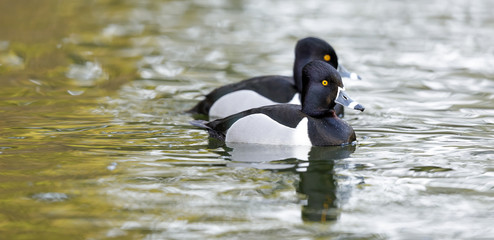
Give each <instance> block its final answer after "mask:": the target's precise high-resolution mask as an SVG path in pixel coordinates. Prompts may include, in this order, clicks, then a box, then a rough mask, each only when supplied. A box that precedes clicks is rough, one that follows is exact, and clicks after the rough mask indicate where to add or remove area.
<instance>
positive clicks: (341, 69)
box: [338, 63, 362, 80]
mask: <svg viewBox="0 0 494 240" xmlns="http://www.w3.org/2000/svg"><path fill="white" fill-rule="evenodd" d="M338 72H339V73H340V76H341V78H349V79H351V80H362V78H361V77H360V76H359V75H358V74H356V73H354V72H349V71H348V70H347V69H346V68H345V67H344V66H343V65H342V64H340V63H338Z"/></svg>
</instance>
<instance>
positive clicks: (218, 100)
mask: <svg viewBox="0 0 494 240" xmlns="http://www.w3.org/2000/svg"><path fill="white" fill-rule="evenodd" d="M313 60H323V61H325V62H328V63H329V64H331V65H332V66H333V67H334V68H336V69H338V71H339V73H340V75H341V76H342V77H346V78H351V79H360V77H359V76H358V75H357V74H355V73H350V72H348V71H347V70H346V69H345V68H344V67H343V66H342V65H341V64H338V56H337V55H336V52H335V50H334V49H333V47H331V45H329V44H328V43H327V42H326V41H324V40H321V39H318V38H315V37H308V38H304V39H301V40H299V41H298V42H297V45H296V47H295V63H294V66H293V77H287V76H278V75H273V76H261V77H254V78H250V79H246V80H243V81H241V82H238V83H233V84H228V85H225V86H222V87H219V88H216V89H215V90H213V91H212V92H211V93H209V94H208V95H206V97H205V99H204V100H202V101H201V102H199V103H198V104H197V105H196V106H195V107H193V108H192V109H190V110H189V111H188V112H190V113H196V114H204V115H208V116H210V117H211V118H223V117H226V116H229V115H232V114H235V113H238V112H241V111H244V110H247V109H251V108H255V107H261V106H266V105H272V104H278V103H291V104H300V96H299V93H300V92H301V91H302V73H301V72H302V68H303V67H304V66H305V65H306V64H307V63H309V62H311V61H313ZM335 111H336V115H338V116H343V107H342V106H339V105H337V106H336V108H335Z"/></svg>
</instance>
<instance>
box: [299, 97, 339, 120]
mask: <svg viewBox="0 0 494 240" xmlns="http://www.w3.org/2000/svg"><path fill="white" fill-rule="evenodd" d="M335 105H336V104H335V103H334V101H333V102H332V103H331V104H329V106H328V103H327V102H326V101H325V100H324V99H316V98H312V100H310V97H309V98H304V99H302V112H304V113H305V114H307V115H309V116H311V117H315V118H322V117H336V114H335V111H334V106H335Z"/></svg>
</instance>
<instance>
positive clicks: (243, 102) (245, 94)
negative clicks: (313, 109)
mask: <svg viewBox="0 0 494 240" xmlns="http://www.w3.org/2000/svg"><path fill="white" fill-rule="evenodd" d="M288 103H292V104H300V97H299V94H298V93H297V94H295V95H294V96H293V98H292V100H290V102H288ZM273 104H279V102H273V101H272V100H270V99H268V98H266V97H264V96H262V95H260V94H259V93H256V92H254V91H251V90H239V91H235V92H231V93H228V94H225V95H224V96H223V97H221V98H219V99H218V100H216V101H215V102H214V103H213V105H212V106H211V108H210V109H209V116H210V120H211V119H216V118H224V117H227V116H230V115H232V114H235V113H238V112H241V111H244V110H247V109H251V108H256V107H262V106H267V105H273Z"/></svg>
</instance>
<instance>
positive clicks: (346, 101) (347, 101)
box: [335, 88, 365, 112]
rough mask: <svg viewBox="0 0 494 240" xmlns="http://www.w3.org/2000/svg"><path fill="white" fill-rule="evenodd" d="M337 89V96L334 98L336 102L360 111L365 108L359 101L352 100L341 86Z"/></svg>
mask: <svg viewBox="0 0 494 240" xmlns="http://www.w3.org/2000/svg"><path fill="white" fill-rule="evenodd" d="M338 90H339V91H338V96H337V97H336V100H335V102H336V103H338V104H341V105H343V106H345V107H349V108H352V109H355V110H359V111H362V112H363V111H364V110H365V107H364V106H362V105H361V104H360V103H358V102H356V101H353V100H352V99H351V98H350V96H348V94H347V93H346V92H345V91H344V90H343V88H338Z"/></svg>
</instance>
